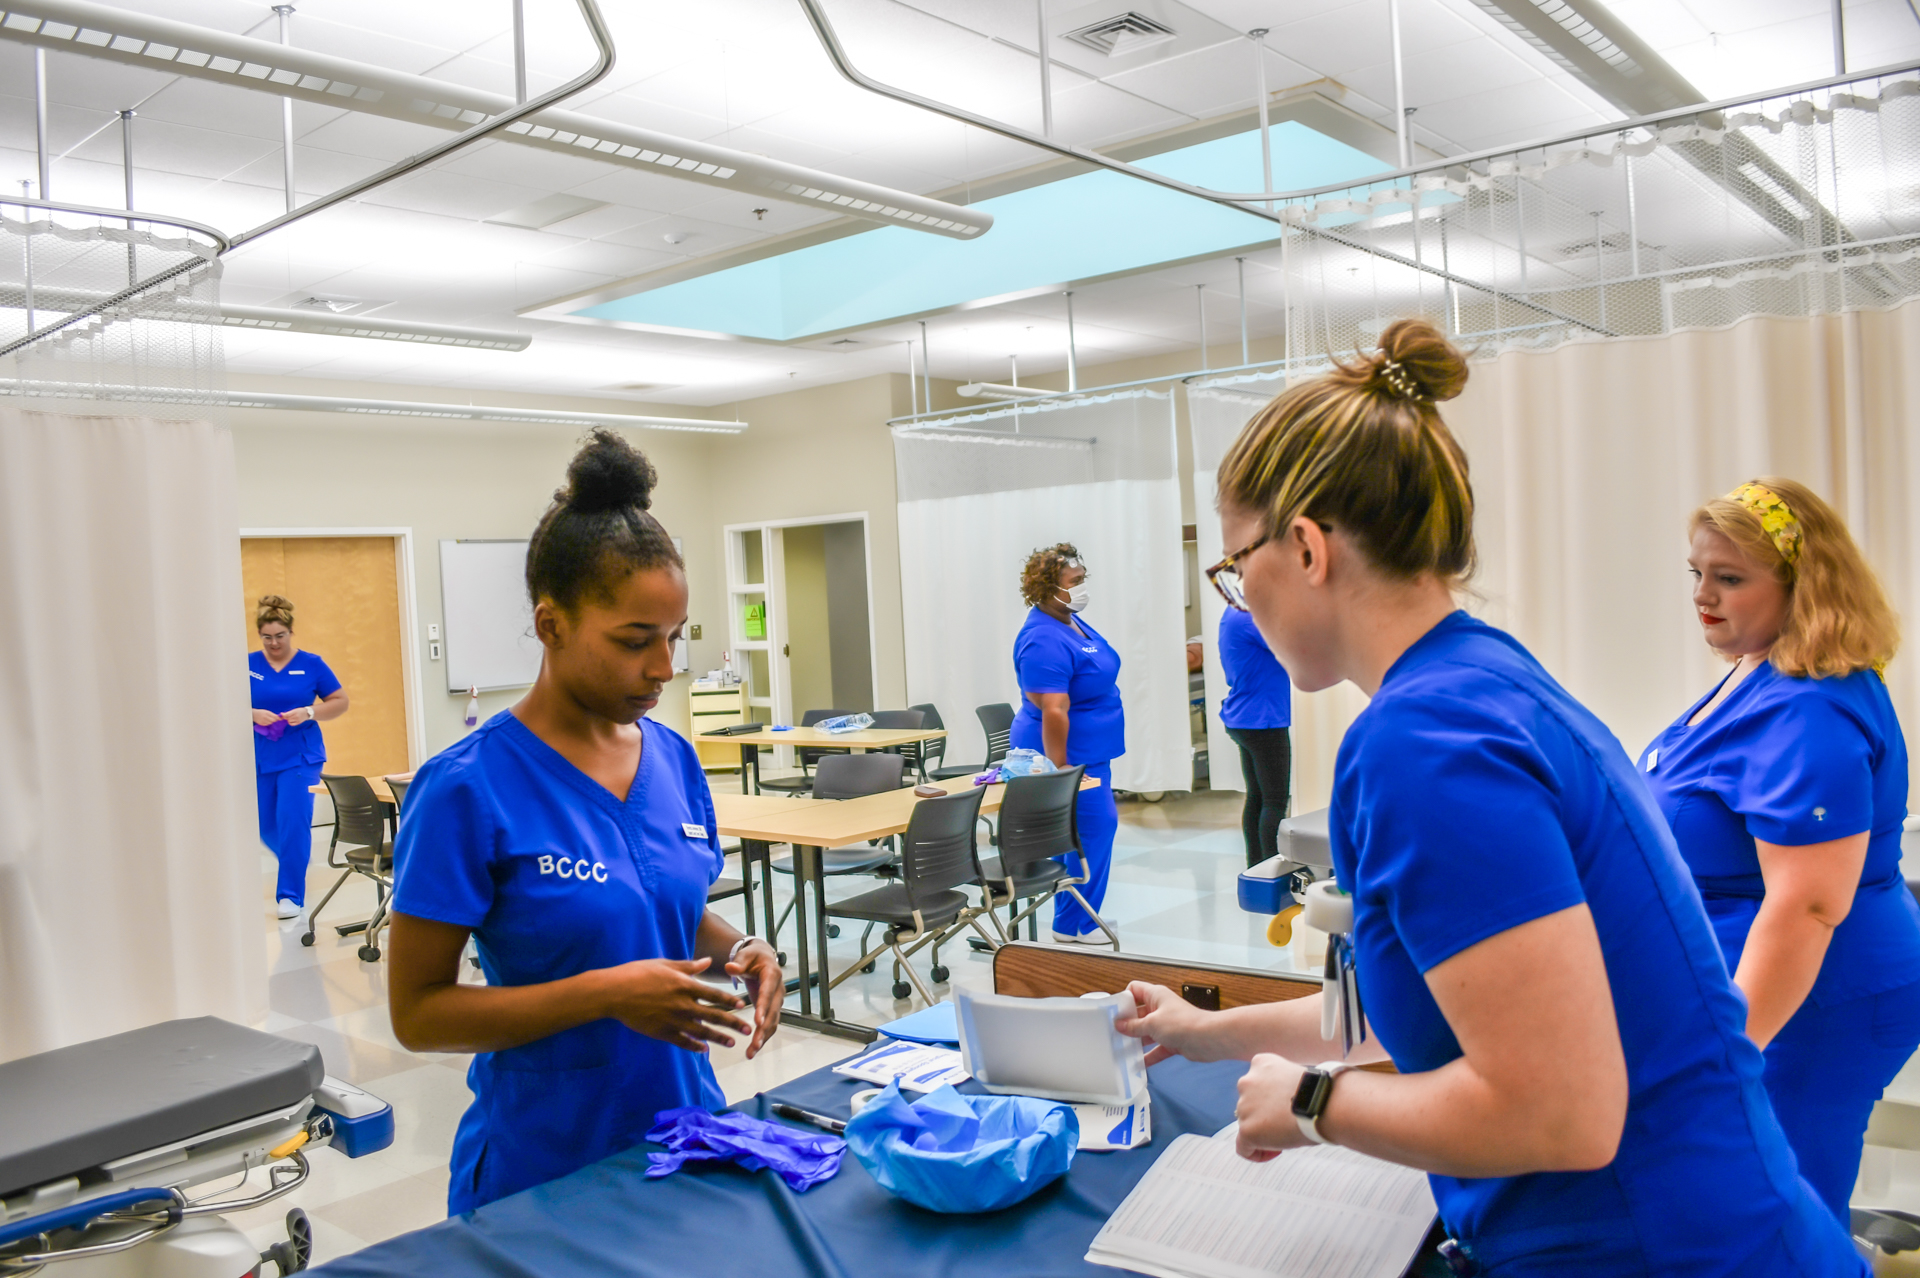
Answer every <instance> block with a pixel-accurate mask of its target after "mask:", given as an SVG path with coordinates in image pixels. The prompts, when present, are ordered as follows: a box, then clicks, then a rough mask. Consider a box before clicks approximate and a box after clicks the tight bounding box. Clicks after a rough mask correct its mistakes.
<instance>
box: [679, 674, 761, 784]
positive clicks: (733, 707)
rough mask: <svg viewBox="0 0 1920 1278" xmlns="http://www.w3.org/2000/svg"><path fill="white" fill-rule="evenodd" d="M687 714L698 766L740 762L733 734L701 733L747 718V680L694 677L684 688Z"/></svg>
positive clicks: (717, 766)
mask: <svg viewBox="0 0 1920 1278" xmlns="http://www.w3.org/2000/svg"><path fill="white" fill-rule="evenodd" d="M687 717H688V719H689V720H690V721H691V722H692V724H693V748H694V749H695V750H696V751H698V752H699V755H700V766H701V767H703V768H706V769H707V770H708V771H709V772H711V771H714V770H716V769H722V768H738V767H739V766H740V746H739V745H738V743H736V742H735V741H734V740H733V738H731V737H708V736H702V735H701V734H702V733H705V732H711V731H712V730H713V729H715V728H725V727H728V726H730V725H732V724H736V723H746V722H747V721H748V720H747V685H746V684H744V683H734V684H714V683H708V682H706V681H705V680H704V679H701V680H696V681H695V682H694V685H693V686H692V687H691V688H689V689H688V690H687Z"/></svg>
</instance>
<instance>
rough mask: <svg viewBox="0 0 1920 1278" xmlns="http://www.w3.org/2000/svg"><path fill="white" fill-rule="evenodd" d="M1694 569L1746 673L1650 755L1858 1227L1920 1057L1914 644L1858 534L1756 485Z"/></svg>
mask: <svg viewBox="0 0 1920 1278" xmlns="http://www.w3.org/2000/svg"><path fill="white" fill-rule="evenodd" d="M1690 536H1691V541H1690V548H1689V554H1688V558H1687V564H1688V567H1689V569H1690V570H1691V571H1692V574H1693V578H1694V587H1693V603H1694V609H1695V611H1696V613H1697V614H1698V616H1699V620H1700V623H1701V628H1702V630H1703V631H1704V634H1705V638H1706V641H1707V644H1708V646H1709V647H1711V648H1712V649H1713V650H1714V651H1715V652H1717V653H1719V654H1720V655H1721V656H1723V657H1725V658H1727V659H1729V660H1730V661H1732V662H1733V668H1732V669H1731V670H1729V671H1728V672H1727V674H1726V676H1725V677H1724V678H1723V679H1721V681H1720V683H1719V685H1718V686H1717V687H1716V688H1715V689H1714V690H1713V691H1712V692H1711V693H1709V694H1707V695H1706V696H1704V697H1702V698H1701V699H1700V700H1699V701H1696V702H1695V703H1694V704H1693V705H1692V706H1691V707H1689V708H1688V709H1687V711H1686V712H1685V713H1684V714H1682V715H1681V716H1680V717H1679V718H1678V719H1676V720H1674V722H1673V724H1672V726H1670V727H1669V728H1668V729H1667V730H1666V731H1665V732H1663V733H1661V734H1660V736H1659V737H1657V738H1656V739H1655V740H1654V742H1653V743H1652V744H1651V745H1649V746H1648V747H1647V749H1646V751H1645V753H1643V754H1642V755H1641V756H1640V767H1641V770H1642V772H1643V773H1644V774H1645V775H1646V778H1647V781H1648V783H1649V784H1650V785H1651V786H1652V787H1653V792H1654V795H1655V797H1656V798H1657V799H1658V800H1659V803H1660V808H1661V811H1662V812H1663V813H1664V814H1665V815H1666V818H1667V821H1668V823H1669V824H1670V825H1672V827H1673V834H1674V838H1675V840H1676V841H1677V842H1678V843H1679V845H1680V854H1681V855H1682V856H1683V857H1685V858H1686V860H1687V865H1688V868H1689V869H1691V870H1692V871H1693V877H1694V882H1695V883H1696V884H1697V885H1698V886H1699V888H1700V894H1701V896H1702V898H1703V899H1704V900H1705V902H1706V906H1707V915H1708V917H1709V918H1710V919H1711V920H1712V921H1713V927H1714V932H1715V934H1716V935H1717V936H1718V937H1719V940H1720V948H1721V950H1722V951H1723V952H1724V953H1725V954H1726V958H1727V966H1728V968H1729V969H1731V970H1732V971H1733V974H1734V982H1735V983H1736V984H1737V985H1739V986H1740V989H1741V991H1742V992H1743V993H1745V994H1746V996H1747V1035H1748V1037H1750V1038H1752V1039H1753V1041H1754V1042H1755V1043H1756V1044H1758V1045H1759V1046H1760V1047H1761V1048H1762V1049H1764V1051H1765V1052H1766V1063H1767V1071H1766V1083H1767V1092H1768V1094H1769V1095H1770V1096H1771V1097H1772V1098H1773V1108H1774V1112H1775V1113H1777V1114H1779V1116H1780V1123H1781V1125H1782V1126H1783V1127H1785V1128H1786V1131H1787V1138H1788V1140H1789V1141H1791V1142H1792V1144H1793V1148H1794V1152H1795V1153H1796V1154H1798V1155H1799V1158H1800V1174H1801V1175H1802V1176H1804V1177H1806V1179H1807V1180H1808V1182H1809V1183H1811V1184H1812V1185H1813V1187H1814V1189H1815V1190H1816V1191H1817V1192H1818V1193H1819V1194H1820V1197H1821V1198H1822V1199H1824V1200H1825V1202H1826V1204H1827V1206H1828V1208H1829V1209H1830V1210H1832V1212H1833V1213H1834V1215H1836V1216H1837V1217H1839V1219H1840V1220H1841V1222H1842V1223H1845V1222H1846V1220H1847V1218H1848V1215H1847V1211H1848V1208H1847V1203H1848V1199H1849V1198H1850V1197H1851V1196H1852V1193H1853V1185H1854V1180H1855V1179H1856V1177H1857V1176H1858V1174H1859V1170H1860V1149H1861V1144H1862V1141H1863V1139H1864V1136H1865V1133H1866V1128H1867V1120H1868V1118H1869V1117H1871V1115H1872V1113H1873V1103H1874V1102H1875V1101H1876V1100H1878V1099H1880V1093H1881V1092H1882V1091H1883V1090H1884V1089H1885V1087H1886V1086H1887V1084H1888V1083H1890V1082H1892V1081H1893V1076H1894V1075H1895V1074H1896V1073H1898V1072H1899V1070H1900V1067H1901V1066H1902V1065H1904V1064H1905V1063H1906V1062H1907V1059H1908V1057H1910V1056H1911V1055H1912V1054H1913V1050H1914V1048H1915V1047H1916V1046H1920V908H1916V907H1915V904H1914V899H1913V894H1912V893H1911V892H1909V891H1908V890H1907V885H1906V882H1905V880H1904V879H1903V878H1902V876H1901V873H1900V832H1901V825H1902V821H1903V819H1904V817H1905V816H1906V808H1907V747H1906V739H1905V737H1904V736H1903V735H1902V733H1901V731H1900V721H1899V719H1898V717H1897V716H1896V715H1895V714H1894V710H1893V702H1892V700H1891V699H1890V698H1889V697H1888V695H1887V685H1886V681H1885V680H1884V679H1882V678H1881V676H1880V673H1879V670H1880V668H1881V667H1882V666H1884V665H1885V664H1886V662H1887V661H1888V660H1890V659H1891V658H1892V656H1893V653H1894V649H1895V648H1896V647H1897V645H1898V643H1899V636H1898V631H1897V622H1896V619H1895V617H1894V614H1893V609H1892V607H1891V606H1890V605H1889V604H1888V603H1887V599H1886V595H1885V593H1884V592H1883V591H1882V590H1881V588H1880V583H1879V581H1878V580H1877V579H1876V578H1875V577H1874V574H1873V570H1872V569H1871V568H1869V567H1868V566H1867V563H1866V560H1865V559H1864V558H1863V557H1862V556H1861V554H1860V551H1859V549H1858V548H1857V547H1856V546H1855V545H1854V543H1853V538H1852V537H1851V536H1849V535H1848V533H1847V528H1846V524H1845V523H1844V522H1842V521H1841V519H1840V517H1839V516H1838V515H1837V514H1835V513H1834V512H1833V510H1832V508H1830V507H1829V506H1828V505H1827V504H1826V503H1825V502H1824V501H1821V500H1820V498H1819V497H1817V496H1815V495H1814V493H1813V492H1812V491H1811V490H1810V489H1808V488H1807V487H1806V486H1805V485H1802V484H1797V483H1795V482H1793V481H1792V480H1788V479H1757V480H1754V481H1752V482H1750V483H1745V484H1742V485H1741V486H1740V487H1738V488H1736V489H1734V490H1733V492H1731V493H1729V494H1727V496H1725V497H1720V498H1716V499H1715V500H1713V501H1710V502H1708V503H1707V504H1706V505H1704V506H1702V507H1701V508H1700V509H1699V510H1697V511H1695V512H1694V514H1693V518H1692V520H1691V530H1690Z"/></svg>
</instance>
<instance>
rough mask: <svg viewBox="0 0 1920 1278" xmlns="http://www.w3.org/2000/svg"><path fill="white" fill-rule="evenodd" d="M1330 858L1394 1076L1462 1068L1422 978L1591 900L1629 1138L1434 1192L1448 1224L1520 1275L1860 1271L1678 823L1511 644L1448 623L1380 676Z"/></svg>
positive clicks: (1462, 618) (1609, 738)
mask: <svg viewBox="0 0 1920 1278" xmlns="http://www.w3.org/2000/svg"><path fill="white" fill-rule="evenodd" d="M1331 830H1332V843H1333V859H1334V866H1335V870H1336V872H1337V875H1338V878H1339V881H1340V883H1341V884H1342V885H1343V886H1344V887H1345V888H1346V889H1347V891H1348V892H1350V893H1351V894H1352V895H1353V898H1354V944H1355V955H1356V963H1357V967H1358V976H1359V984H1360V993H1361V997H1362V1000H1363V1002H1364V1005H1365V1008H1366V1012H1367V1017H1368V1020H1369V1023H1370V1024H1371V1026H1372V1029H1373V1031H1374V1032H1375V1033H1377V1034H1378V1035H1379V1037H1380V1042H1381V1044H1382V1046H1384V1047H1385V1048H1386V1050H1387V1051H1388V1053H1389V1054H1390V1055H1391V1056H1392V1058H1393V1062H1394V1064H1395V1066H1396V1067H1398V1069H1399V1070H1400V1072H1401V1073H1404V1074H1411V1073H1419V1072H1423V1071H1426V1070H1432V1069H1438V1068H1439V1067H1441V1066H1443V1065H1445V1064H1447V1063H1448V1062H1450V1061H1452V1060H1454V1059H1456V1058H1457V1057H1459V1056H1460V1055H1461V1050H1460V1045H1459V1043H1458V1041H1457V1040H1456V1039H1455V1038H1454V1034H1453V1031H1452V1030H1451V1029H1450V1028H1449V1027H1448V1025H1447V1021H1446V1018H1445V1017H1444V1016H1443V1015H1442V1014H1441V1012H1440V1008H1439V1006H1438V1005H1437V1004H1436V1003H1435V1001H1434V998H1433V995H1432V994H1431V993H1430V992H1429V990H1428V988H1427V984H1426V980H1425V977H1424V974H1425V973H1427V972H1428V971H1430V970H1431V969H1433V968H1434V967H1435V966H1437V965H1438V964H1440V963H1443V962H1445V961H1446V960H1447V959H1449V958H1452V957H1453V956H1454V955H1456V954H1458V953H1460V952H1461V951H1463V950H1465V949H1467V948H1468V947H1470V946H1472V945H1474V944H1476V943H1478V942H1480V941H1483V940H1486V939H1487V938H1489V937H1492V936H1496V935H1498V934H1499V933H1501V932H1505V931H1507V930H1508V929H1510V928H1514V927H1518V926H1520V925H1521V924H1523V923H1527V922H1530V921H1532V920H1534V919H1537V918H1541V917H1544V916H1546V915H1548V914H1552V913H1554V912H1556V911H1559V910H1563V909H1567V908H1569V907H1571V906H1574V905H1578V904H1580V903H1582V902H1584V903H1586V905H1587V906H1588V908H1589V909H1590V910H1591V911H1592V913H1593V920H1594V924H1595V927H1596V928H1597V930H1598V932H1599V937H1600V947H1601V952H1602V956H1603V958H1604V960H1605V962H1606V968H1607V977H1608V980H1609V983H1610V985H1611V987H1612V989H1613V991H1614V995H1615V998H1614V1014H1615V1017H1616V1018H1617V1020H1618V1023H1619V1030H1620V1041H1621V1046H1622V1048H1623V1049H1624V1052H1625V1056H1626V1064H1627V1074H1628V1101H1627V1119H1626V1127H1625V1130H1624V1132H1623V1134H1622V1136H1621V1139H1620V1147H1619V1152H1618V1154H1617V1155H1616V1157H1615V1159H1614V1161H1613V1163H1612V1164H1610V1165H1609V1166H1607V1167H1605V1168H1602V1169H1600V1170H1598V1171H1591V1172H1555V1173H1536V1174H1531V1175H1520V1176H1496V1177H1487V1178H1475V1179H1460V1178H1456V1177H1452V1176H1440V1175H1435V1176H1433V1177H1432V1178H1431V1179H1432V1184H1433V1193H1434V1198H1435V1200H1436V1202H1437V1203H1438V1204H1439V1208H1440V1214H1441V1217H1442V1218H1443V1219H1444V1220H1445V1221H1446V1222H1447V1224H1448V1225H1449V1226H1450V1227H1451V1229H1452V1230H1453V1232H1454V1236H1455V1237H1457V1238H1459V1239H1460V1240H1461V1241H1463V1242H1465V1243H1466V1244H1467V1245H1468V1246H1469V1248H1470V1249H1471V1250H1472V1251H1473V1253H1474V1254H1475V1256H1476V1257H1477V1258H1478V1259H1479V1261H1480V1262H1481V1263H1482V1264H1483V1265H1485V1266H1488V1267H1489V1268H1494V1267H1497V1266H1505V1265H1511V1266H1512V1268H1511V1269H1510V1270H1509V1269H1505V1268H1499V1269H1496V1272H1500V1273H1514V1274H1571V1273H1579V1274H1688V1275H1706V1274H1736V1273H1737V1274H1742V1275H1751V1274H1800V1273H1806V1274H1859V1273H1863V1272H1864V1270H1863V1268H1862V1266H1861V1264H1860V1262H1859V1260H1858V1259H1857V1258H1855V1257H1854V1255H1853V1250H1852V1246H1851V1244H1850V1243H1849V1242H1848V1240H1847V1239H1846V1237H1845V1235H1844V1234H1843V1232H1842V1231H1841V1230H1840V1228H1839V1225H1838V1223H1837V1222H1836V1221H1835V1220H1834V1218H1833V1216H1832V1215H1831V1214H1830V1213H1829V1212H1828V1211H1827V1210H1826V1208H1825V1207H1823V1206H1822V1205H1821V1204H1820V1203H1819V1202H1818V1201H1817V1200H1816V1199H1815V1198H1814V1197H1813V1194H1812V1191H1811V1190H1809V1189H1807V1188H1806V1186H1805V1184H1804V1182H1803V1181H1801V1180H1800V1177H1799V1173H1798V1168H1797V1164H1796V1163H1795V1161H1794V1157H1793V1153H1792V1151H1791V1150H1790V1149H1789V1147H1788V1145H1787V1141H1786V1137H1785V1135H1784V1134H1783V1133H1782V1131H1781V1128H1780V1124H1779V1122H1778V1120H1777V1119H1776V1118H1775V1117H1774V1114H1773V1110H1772V1108H1771V1107H1770V1105H1769V1103H1768V1100H1767V1094H1766V1091H1765V1089H1764V1087H1763V1086H1762V1081H1761V1070H1762V1063H1761V1057H1760V1052H1759V1050H1758V1049H1757V1048H1755V1047H1754V1045H1753V1043H1752V1042H1751V1041H1750V1040H1748V1038H1747V1036H1746V1034H1745V1033H1744V1032H1743V1027H1744V1026H1745V1024H1746V1008H1745V1005H1744V1004H1743V1002H1742V1001H1741V999H1740V997H1739V995H1738V993H1737V992H1736V991H1735V990H1734V988H1733V984H1732V982H1731V980H1730V979H1729V978H1728V976H1727V969H1726V966H1725V965H1724V964H1723V963H1722V962H1721V958H1720V951H1719V947H1718V946H1717V945H1716V944H1715V943H1714V937H1713V933H1712V931H1711V929H1710V928H1709V927H1708V924H1707V919H1706V915H1705V913H1704V912H1703V911H1702V909H1701V907H1700V898H1699V896H1698V894H1697V893H1696V892H1695V891H1694V890H1693V884H1692V881H1691V879H1690V878H1689V876H1688V874H1687V868H1686V865H1685V864H1684V863H1683V862H1682V861H1681V859H1680V855H1679V852H1678V851H1677V850H1676V849H1675V847H1674V844H1673V836H1672V835H1671V834H1670V833H1669V832H1668V830H1667V825H1666V822H1665V821H1663V820H1662V819H1661V816H1660V812H1659V809H1658V808H1657V807H1655V806H1654V803H1653V799H1652V796H1651V795H1649V794H1648V793H1647V790H1646V787H1645V786H1644V785H1643V784H1641V782H1640V780H1639V777H1638V776H1637V775H1636V774H1635V772H1634V767H1633V764H1632V762H1631V761H1630V760H1629V759H1628V757H1627V755H1626V752H1625V751H1624V750H1622V749H1621V747H1620V744H1619V742H1617V741H1616V740H1615V739H1614V737H1613V735H1612V734H1611V733H1610V732H1608V731H1607V729H1606V728H1605V727H1604V726H1603V725H1602V724H1601V723H1600V721H1599V720H1598V719H1596V718H1595V717H1594V716H1593V715H1592V714H1591V713H1590V712H1588V711H1587V710H1586V708H1585V707H1583V706H1581V705H1580V704H1579V703H1578V702H1576V701H1575V700H1574V699H1573V698H1572V697H1570V696H1568V695H1567V693H1566V692H1565V690H1563V689H1562V688H1561V687H1560V686H1559V685H1558V684H1556V683H1555V682H1554V681H1553V679H1552V678H1551V677H1550V676H1548V674H1547V673H1546V671H1545V670H1543V669H1541V667H1540V665H1539V664H1538V663H1537V662H1536V661H1534V659H1533V658H1532V656H1531V655H1529V654H1528V653H1527V651H1526V650H1525V649H1524V648H1522V647H1521V646H1520V645H1519V644H1518V643H1517V642H1515V641H1514V640H1513V639H1512V638H1511V637H1510V636H1508V635H1506V634H1505V633H1503V632H1501V631H1498V630H1495V629H1493V628H1492V627H1490V626H1487V625H1484V624H1482V623H1481V622H1478V621H1475V620H1473V619H1472V618H1470V617H1468V616H1467V615H1466V614H1465V613H1463V612H1456V613H1454V614H1453V615H1452V616H1450V617H1448V618H1447V619H1446V620H1444V621H1442V622H1441V623H1440V624H1439V625H1437V626H1435V627H1434V628H1433V629H1432V630H1430V631H1429V632H1427V634H1426V635H1424V636H1422V637H1421V638H1420V639H1419V640H1418V641H1417V642H1416V643H1415V644H1414V645H1413V646H1412V647H1411V648H1409V649H1408V650H1407V651H1406V652H1405V653H1404V654H1402V655H1401V657H1400V659H1399V660H1398V661H1396V662H1395V663H1394V664H1393V667H1392V668H1391V669H1390V670H1388V672H1387V675H1386V678H1385V680H1384V682H1383V683H1382V685H1381V687H1380V690H1379V692H1378V693H1377V694H1376V695H1375V696H1374V698H1373V700H1372V702H1371V703H1370V704H1369V705H1368V706H1367V708H1366V709H1365V710H1364V711H1362V712H1361V714H1360V716H1359V717H1358V718H1357V719H1355V720H1354V723H1353V726H1352V727H1351V728H1349V729H1348V730H1347V734H1346V738H1345V740H1344V741H1342V742H1341V745H1340V752H1339V756H1338V760H1337V762H1336V765H1335V777H1334V793H1333V816H1332V822H1331Z"/></svg>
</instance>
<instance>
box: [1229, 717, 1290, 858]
mask: <svg viewBox="0 0 1920 1278" xmlns="http://www.w3.org/2000/svg"><path fill="white" fill-rule="evenodd" d="M1227 735H1228V736H1229V737H1231V738H1233V743H1234V744H1235V745H1237V746H1239V747H1240V775H1241V776H1242V777H1243V778H1245V780H1246V784H1247V805H1246V807H1244V808H1242V809H1241V810H1240V833H1241V835H1242V837H1244V838H1245V839H1246V841H1247V864H1248V865H1250V866H1251V865H1254V864H1255V863H1257V862H1260V861H1264V860H1266V859H1267V858H1268V857H1270V856H1273V855H1274V854H1275V853H1277V852H1279V850H1280V822H1281V821H1282V820H1284V819H1285V818H1286V816H1287V809H1288V807H1289V805H1290V804H1291V803H1292V801H1293V735H1292V731H1291V729H1288V728H1228V729H1227Z"/></svg>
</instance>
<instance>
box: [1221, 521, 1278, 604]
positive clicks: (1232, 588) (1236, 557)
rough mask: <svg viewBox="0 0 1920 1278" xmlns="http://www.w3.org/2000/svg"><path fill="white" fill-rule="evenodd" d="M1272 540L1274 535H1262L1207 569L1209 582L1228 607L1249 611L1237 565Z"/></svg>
mask: <svg viewBox="0 0 1920 1278" xmlns="http://www.w3.org/2000/svg"><path fill="white" fill-rule="evenodd" d="M1272 539H1273V534H1272V533H1262V534H1261V535H1260V536H1259V537H1257V538H1255V539H1254V540H1253V541H1250V542H1248V543H1247V544H1246V545H1244V546H1242V547H1240V549H1238V550H1236V551H1234V552H1233V553H1232V554H1231V555H1228V556H1227V557H1226V558H1225V559H1222V560H1221V561H1220V562H1219V563H1217V564H1215V565H1214V566H1213V567H1211V568H1209V569H1207V580H1208V581H1210V582H1212V583H1213V588H1214V589H1215V590H1217V591H1219V592H1220V597H1221V598H1222V599H1224V600H1226V601H1227V606H1228V607H1230V608H1237V609H1239V610H1240V611H1241V612H1247V611H1249V609H1248V608H1247V589H1246V584H1245V583H1244V582H1242V581H1241V580H1240V569H1239V567H1238V566H1237V565H1238V564H1239V562H1240V561H1241V560H1242V559H1245V558H1246V557H1247V556H1248V555H1251V554H1252V553H1253V552H1254V551H1256V550H1258V549H1260V547H1262V546H1264V545H1266V544H1267V542H1269V541H1271V540H1272Z"/></svg>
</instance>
